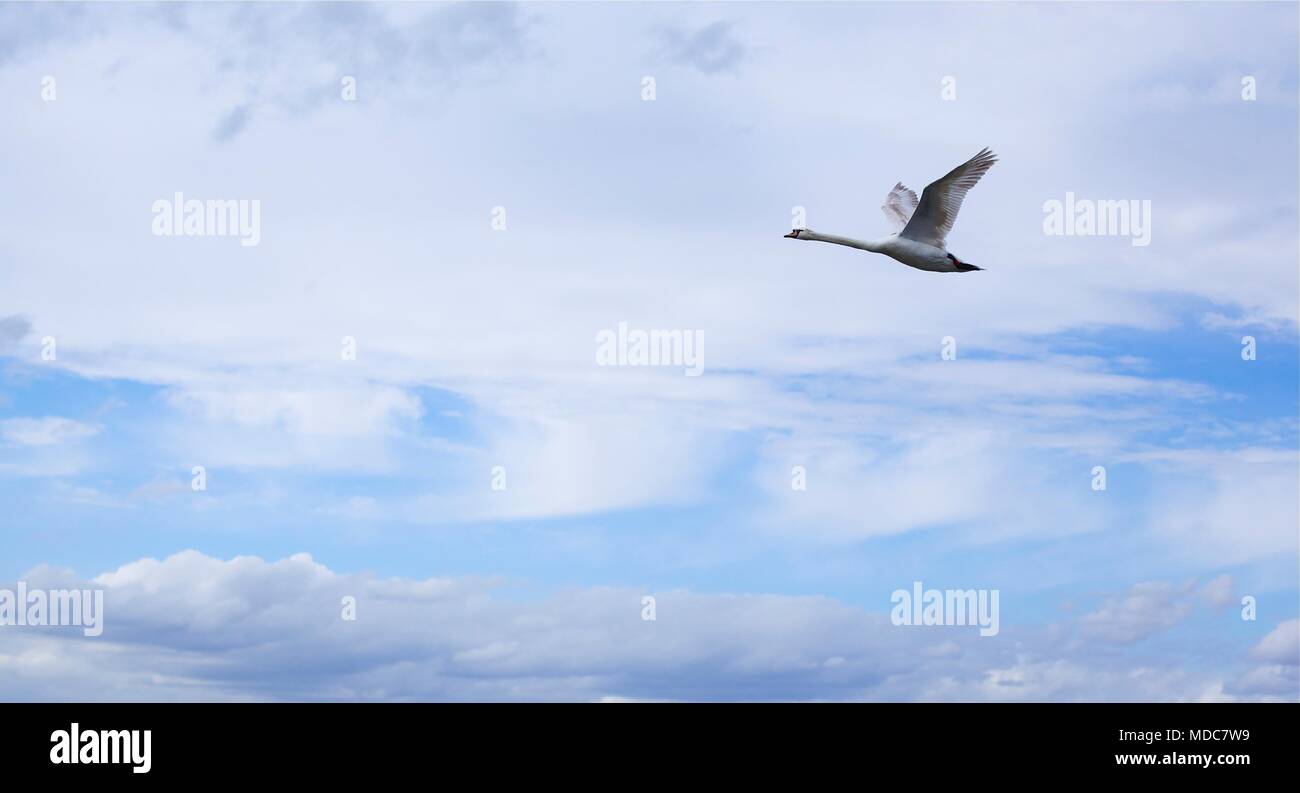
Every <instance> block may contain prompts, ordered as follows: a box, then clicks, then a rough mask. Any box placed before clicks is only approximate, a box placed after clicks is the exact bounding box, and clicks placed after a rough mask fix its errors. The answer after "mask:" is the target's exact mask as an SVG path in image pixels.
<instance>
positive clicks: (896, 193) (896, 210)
mask: <svg viewBox="0 0 1300 793" xmlns="http://www.w3.org/2000/svg"><path fill="white" fill-rule="evenodd" d="M880 211H881V212H884V213H885V217H886V218H888V219H889V222H890V223H891V224H893V226H894V231H896V232H898V231H902V230H903V227H904V226H906V225H907V221H908V220H910V219H911V218H912V213H913V212H915V211H916V193H913V192H912V191H911V190H908V189H907V188H906V187H903V183H902V182H899V183H898V184H896V185H894V189H893V190H890V191H889V195H887V196H885V203H883V204H881V205H880Z"/></svg>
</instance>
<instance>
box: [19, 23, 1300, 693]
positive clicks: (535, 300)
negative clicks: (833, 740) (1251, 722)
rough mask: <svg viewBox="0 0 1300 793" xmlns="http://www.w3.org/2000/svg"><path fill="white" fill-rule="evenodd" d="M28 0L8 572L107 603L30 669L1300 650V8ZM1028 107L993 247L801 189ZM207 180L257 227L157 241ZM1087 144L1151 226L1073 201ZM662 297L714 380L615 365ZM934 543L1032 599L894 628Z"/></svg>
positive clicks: (599, 675)
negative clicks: (1077, 213)
mask: <svg viewBox="0 0 1300 793" xmlns="http://www.w3.org/2000/svg"><path fill="white" fill-rule="evenodd" d="M0 20H2V24H0V30H2V31H3V33H0V95H2V96H4V97H5V98H6V107H7V110H6V118H7V119H10V122H9V123H6V124H5V125H3V127H0V144H2V145H3V147H4V150H5V151H6V152H7V153H8V155H9V156H7V157H5V158H4V159H3V162H2V163H0V180H3V182H4V183H5V184H7V185H15V186H18V189H10V190H6V191H4V192H3V194H2V195H0V501H2V503H3V504H4V505H5V506H6V508H5V509H4V510H0V537H3V539H4V549H5V553H4V554H3V555H0V586H7V585H9V583H11V582H16V581H19V580H25V581H29V582H35V581H42V580H49V581H61V582H74V581H80V582H83V583H84V582H94V583H93V584H90V585H93V586H97V587H102V588H104V589H105V590H106V603H107V606H106V609H107V613H106V629H105V633H104V635H103V636H102V637H98V638H96V639H75V638H70V637H69V636H68V635H64V634H62V633H57V632H56V633H51V632H48V631H46V632H42V631H41V630H40V629H36V628H25V629H18V628H14V627H0V696H3V697H5V698H7V699H43V698H86V699H196V698H197V699H282V698H283V699H297V698H306V699H602V698H614V699H619V698H638V699H640V698H644V699H683V698H684V699H697V698H704V699H755V698H756V699H867V700H946V699H957V700H986V699H987V700H1005V699H1016V700H1056V699H1060V700H1107V699H1136V700H1146V699H1160V700H1199V699H1225V700H1232V699H1287V700H1294V699H1295V698H1296V695H1297V693H1300V691H1298V688H1297V686H1298V685H1300V682H1298V678H1297V667H1298V659H1297V645H1298V644H1300V633H1298V632H1300V627H1298V626H1300V622H1298V621H1297V603H1298V602H1300V587H1298V582H1297V575H1298V569H1297V559H1298V557H1297V554H1298V553H1300V550H1298V548H1297V527H1298V524H1300V516H1298V514H1297V509H1298V503H1300V481H1298V475H1300V470H1298V468H1297V448H1300V425H1298V424H1297V414H1298V412H1300V405H1298V404H1297V394H1298V393H1300V369H1298V368H1297V362H1298V361H1300V357H1298V356H1300V349H1298V348H1297V300H1298V298H1300V282H1298V280H1297V268H1296V264H1297V261H1298V258H1297V257H1298V256H1300V245H1298V242H1297V240H1298V239H1300V230H1298V228H1297V212H1298V211H1300V206H1298V205H1297V188H1296V184H1297V181H1296V174H1297V172H1300V162H1298V160H1297V149H1296V140H1297V133H1298V130H1297V112H1298V110H1300V108H1298V107H1297V91H1298V90H1300V85H1298V84H1297V47H1296V37H1295V30H1296V25H1297V18H1296V10H1295V8H1294V6H1291V5H1286V4H1264V3H1261V4H1228V3H1223V4H1191V3H1188V4H1141V3H1136V4H1125V5H1123V6H1110V5H1102V4H1069V3H1061V4H1033V3H1013V4H978V3H965V4H955V5H949V4H924V3H916V4H911V3H908V4H903V3H836V4H808V3H800V4H793V3H790V4H787V3H762V4H745V3H729V4H672V3H665V4H631V3H629V4H612V3H584V4H563V3H523V4H510V3H490V4H489V3H472V4H456V5H439V4H420V3H401V4H377V3H376V4H344V3H321V4H289V3H260V4H220V3H217V4H184V3H171V4H160V5H153V4H136V3H121V4H102V5H80V4H50V5H29V4H18V3H6V4H3V5H0ZM647 76H649V77H652V78H653V79H654V81H655V89H656V91H655V98H654V99H653V101H645V100H644V99H643V93H642V92H643V80H644V78H645V77H647ZM46 77H53V78H54V80H55V83H54V84H55V86H56V90H57V93H56V98H55V99H54V100H53V101H44V100H43V99H42V86H43V80H44V78H46ZM344 77H354V78H355V80H356V86H357V98H356V100H355V101H345V100H344V99H343V98H342V97H341V93H340V84H341V80H342V79H343V78H344ZM1243 78H1250V79H1251V80H1252V81H1253V84H1254V85H1255V87H1256V92H1257V93H1256V97H1255V99H1254V100H1252V101H1245V100H1243V98H1242V90H1243V87H1242V80H1243ZM949 79H950V80H951V82H952V84H954V85H955V88H956V96H955V99H951V100H949V99H945V98H944V97H943V95H942V94H941V90H942V89H943V87H944V85H945V84H946V83H945V80H949ZM986 145H987V146H990V147H992V148H993V149H994V150H995V151H996V152H997V153H998V155H999V157H1000V161H999V162H998V164H997V165H996V166H994V168H993V169H992V170H991V171H990V172H989V174H988V175H987V176H986V177H985V178H984V179H983V180H982V181H981V183H980V184H979V185H978V186H977V187H976V188H975V189H974V190H973V191H972V192H971V194H970V195H969V196H968V197H967V200H966V203H965V205H964V207H963V209H962V212H961V216H960V217H959V219H958V221H957V223H956V225H955V228H954V230H953V232H952V234H951V235H950V236H949V240H948V242H949V248H950V250H953V251H955V252H956V253H957V254H958V255H959V256H960V257H961V258H962V259H963V260H968V261H972V262H975V263H976V264H979V265H981V266H983V267H985V268H987V269H986V270H985V271H984V272H980V273H973V274H969V275H960V276H958V275H936V274H930V273H923V272H918V271H914V270H911V269H909V268H905V267H903V266H902V265H899V264H897V263H895V262H892V261H890V260H888V259H885V258H883V257H879V256H872V255H868V254H865V253H862V252H858V251H852V250H849V249H845V248H840V247H837V246H827V245H804V244H796V243H795V242H793V241H791V240H785V239H782V237H781V235H782V234H784V233H785V232H786V231H788V230H789V228H790V226H791V224H792V220H791V219H792V212H793V210H794V208H795V207H804V208H805V209H806V212H807V217H808V225H809V226H811V227H813V228H815V229H817V230H819V231H823V232H829V233H838V234H843V235H847V236H857V237H865V238H871V237H879V236H883V235H884V234H886V233H888V232H889V231H890V229H889V227H888V226H887V224H886V222H885V218H884V216H883V215H882V214H881V213H880V211H879V210H878V207H879V205H880V203H881V202H882V201H883V199H884V196H885V194H886V193H887V192H888V190H889V188H890V186H892V185H893V184H894V183H895V182H896V181H900V180H901V181H903V182H904V183H905V184H907V185H908V186H910V187H912V188H913V189H915V190H917V191H918V192H919V191H920V190H921V188H922V187H924V185H925V184H926V183H927V182H929V181H931V180H933V179H934V178H937V177H938V176H940V175H942V174H943V173H945V172H946V171H947V170H948V169H950V168H951V167H953V166H954V165H956V164H957V163H959V162H961V161H964V160H965V159H967V158H969V157H970V156H971V155H973V154H974V153H975V152H976V151H978V150H979V149H980V148H981V147H983V146H986ZM177 191H181V192H184V193H185V195H186V196H187V197H194V198H200V199H247V200H257V201H259V202H260V207H261V239H260V242H259V244H258V245H256V246H241V245H240V244H239V241H238V240H237V239H235V238H233V237H184V236H178V237H159V236H155V235H154V234H153V233H152V231H151V221H152V212H151V207H152V205H153V203H154V202H155V201H156V200H159V199H164V200H167V199H170V197H171V196H172V194H173V193H175V192H177ZM1067 192H1070V193H1074V194H1075V195H1076V196H1077V197H1081V198H1089V199H1098V200H1117V199H1125V200H1127V199H1133V200H1142V201H1150V202H1151V207H1152V216H1151V226H1152V234H1151V244H1150V245H1147V246H1134V245H1132V244H1130V240H1129V239H1128V238H1127V237H1096V238H1088V237H1060V236H1049V235H1046V234H1044V231H1043V218H1044V210H1043V206H1044V203H1045V202H1047V201H1051V200H1063V199H1064V198H1065V195H1066V193H1067ZM498 207H500V208H504V210H505V213H506V215H505V217H506V219H507V223H506V227H505V228H504V229H497V228H494V227H493V225H492V220H493V211H494V209H495V208H498ZM620 322H626V323H628V324H629V325H630V326H632V327H639V328H661V329H682V330H688V331H699V332H700V333H702V335H703V338H704V340H705V348H704V349H705V352H704V364H705V367H704V368H705V371H704V374H702V375H701V376H699V377H685V376H683V373H682V370H681V368H680V367H675V368H674V367H663V368H635V367H601V366H597V365H596V357H595V355H596V343H595V339H596V337H597V334H598V333H599V332H600V331H602V330H605V329H612V328H616V327H618V325H619V323H620ZM1248 335H1249V336H1252V337H1254V338H1255V339H1256V343H1257V357H1256V359H1255V360H1253V361H1245V360H1243V359H1242V356H1241V350H1242V338H1243V337H1244V336H1248ZM46 337H53V338H54V339H55V340H56V343H57V357H56V358H55V360H52V361H50V360H43V359H42V356H41V351H42V344H43V342H42V340H43V339H45V338H46ZM343 337H352V338H354V339H355V340H356V345H357V355H356V359H355V360H343V359H342V357H341V356H340V340H341V339H342V338H343ZM944 337H952V338H953V339H955V340H956V344H957V350H958V353H957V357H956V359H955V360H943V359H942V358H941V356H940V350H941V339H943V338H944ZM195 465H202V466H204V467H205V469H206V471H207V479H208V486H207V490H206V491H203V492H195V491H194V490H192V489H191V487H190V479H191V469H192V467H193V466H195ZM1098 465H1100V466H1104V467H1105V468H1106V471H1107V487H1106V489H1105V490H1104V491H1100V492H1099V491H1094V490H1093V488H1092V480H1093V476H1092V473H1091V472H1092V469H1093V467H1094V466H1098ZM494 466H501V467H503V468H504V470H505V472H506V477H507V486H506V488H505V489H504V490H494V489H493V488H492V487H491V481H492V471H493V468H494ZM794 466H803V467H804V469H805V471H806V474H807V489H806V490H794V489H792V488H791V469H792V467H794ZM916 580H920V581H923V582H925V584H926V585H927V586H933V587H938V588H961V589H970V588H975V589H997V590H999V591H1000V593H1001V599H1000V603H1001V625H1002V629H1001V632H1000V633H999V635H997V636H993V637H979V636H978V633H975V632H973V631H972V630H971V629H969V628H958V627H926V628H911V627H904V626H895V625H891V624H890V622H889V620H888V614H889V610H890V606H891V603H890V594H891V592H893V591H894V590H896V589H899V588H909V587H910V586H911V583H912V582H913V581H916ZM347 595H350V596H355V597H357V598H358V600H359V602H360V607H359V614H360V616H359V617H358V619H357V620H356V621H355V622H354V623H353V622H343V621H341V620H340V619H339V615H338V610H339V609H338V604H339V600H340V598H341V597H343V596H347ZM647 595H651V596H654V597H655V598H656V599H657V603H658V614H657V617H656V619H655V620H654V621H653V622H647V621H645V620H643V619H642V618H641V611H642V606H641V599H642V598H643V597H644V596H647ZM1246 596H1250V597H1253V598H1255V599H1256V600H1257V602H1258V618H1257V619H1256V620H1253V621H1252V620H1243V619H1242V618H1241V616H1240V611H1241V606H1240V601H1241V598H1243V597H1246ZM90 669H94V670H96V675H95V679H94V680H89V679H86V671H87V670H90Z"/></svg>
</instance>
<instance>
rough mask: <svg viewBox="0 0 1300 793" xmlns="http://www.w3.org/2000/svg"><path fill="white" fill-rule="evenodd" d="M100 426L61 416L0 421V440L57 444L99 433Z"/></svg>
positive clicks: (28, 443)
mask: <svg viewBox="0 0 1300 793" xmlns="http://www.w3.org/2000/svg"><path fill="white" fill-rule="evenodd" d="M100 429H101V428H100V427H99V426H97V425H95V424H86V423H83V422H80V421H74V420H73V419H69V418H63V417H62V416H45V417H43V418H12V419H4V420H2V421H0V440H3V441H6V442H8V443H12V444H16V445H18V446H57V445H60V444H64V443H75V442H76V441H79V440H82V439H84V438H89V437H91V436H94V435H97V434H99V431H100Z"/></svg>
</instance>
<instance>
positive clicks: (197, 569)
mask: <svg viewBox="0 0 1300 793" xmlns="http://www.w3.org/2000/svg"><path fill="white" fill-rule="evenodd" d="M24 580H27V581H28V582H29V584H30V585H32V586H52V585H54V584H58V585H59V586H73V585H76V579H75V576H74V575H73V574H72V573H71V571H67V570H59V569H54V568H41V569H36V570H33V571H30V572H28V573H27V574H26V575H25V576H24ZM93 585H94V586H98V587H102V588H104V589H105V620H104V634H103V636H102V637H100V638H99V639H95V640H89V639H85V638H84V637H83V638H72V636H74V635H75V634H69V635H68V636H64V635H62V634H57V635H56V634H51V633H49V632H42V631H41V630H39V629H23V630H17V629H13V628H6V629H0V677H3V679H4V680H5V681H6V686H7V690H8V691H9V692H10V693H9V696H10V697H11V698H15V699H28V698H56V699H119V698H122V699H146V700H154V699H325V700H330V699H396V700H410V699H578V700H593V701H594V700H609V699H700V698H704V699H746V698H757V699H867V700H872V699H880V700H954V699H955V700H985V699H988V700H1006V699H1017V700H1029V701H1036V700H1048V699H1065V700H1075V699H1114V698H1134V699H1161V700H1165V699H1168V700H1179V699H1184V700H1186V699H1198V698H1202V697H1204V696H1207V692H1220V693H1221V695H1222V696H1242V697H1249V696H1251V694H1250V693H1249V692H1244V691H1237V692H1236V693H1235V694H1222V691H1223V681H1222V678H1221V677H1216V676H1214V674H1206V673H1192V672H1189V671H1186V670H1184V669H1182V668H1180V667H1181V664H1180V662H1179V661H1178V660H1177V659H1174V660H1171V661H1169V662H1167V663H1162V662H1160V661H1158V660H1156V659H1152V658H1149V657H1142V656H1132V657H1129V656H1126V655H1124V654H1122V653H1121V654H1119V655H1115V654H1112V655H1110V656H1108V657H1107V659H1106V662H1105V663H1104V664H1099V663H1090V662H1089V661H1088V659H1087V656H1086V654H1085V655H1079V654H1077V653H1075V652H1072V651H1071V649H1070V648H1069V647H1068V646H1067V643H1066V642H1063V641H1062V640H1061V639H1062V634H1061V631H1060V629H1058V628H1053V627H1049V628H1046V629H1042V630H1038V629H1034V630H1025V629H1017V628H1009V627H1007V626H1005V625H1004V630H1003V632H1002V634H1000V635H999V637H997V638H994V639H984V638H980V637H979V636H978V634H977V633H976V632H972V631H966V630H964V629H961V628H935V629H928V628H927V629H914V628H908V627H898V626H893V625H891V624H890V623H889V620H888V617H887V616H886V615H885V613H884V610H883V609H882V611H881V612H880V613H871V612H866V611H862V610H859V609H856V608H852V607H849V606H847V605H844V604H842V603H839V602H836V601H834V600H830V599H827V598H823V597H801V596H787V595H757V594H754V595H728V594H696V593H691V592H687V591H681V590H673V591H659V592H654V593H653V594H654V595H655V597H656V598H657V608H656V617H657V618H656V619H655V620H654V621H643V620H642V618H641V609H642V606H641V597H642V596H643V595H644V594H646V592H645V591H644V590H641V589H638V588H626V587H618V588H606V587H599V588H586V589H576V588H575V589H564V590H560V591H557V592H554V593H552V594H550V595H547V596H545V597H543V598H541V599H532V600H521V599H519V598H518V597H511V596H504V595H500V594H497V592H496V589H497V584H496V583H494V582H492V581H488V580H483V579H472V578H435V579H428V580H423V581H418V580H409V579H396V578H389V579H380V578H376V577H375V576H373V575H369V574H340V573H335V572H333V571H331V570H329V569H328V568H326V567H325V566H323V565H321V564H319V563H317V562H315V561H314V560H312V558H311V557H310V556H308V555H306V554H298V555H294V556H291V557H289V558H286V559H282V560H280V561H276V562H267V561H263V560H262V559H259V558H256V557H236V558H234V559H230V560H221V559H215V558H212V557H209V556H205V555H203V554H201V553H198V552H195V551H186V552H183V553H179V554H176V555H174V556H171V557H168V558H166V559H163V560H155V559H141V560H139V561H136V562H132V563H130V564H126V565H123V566H122V567H120V568H118V569H116V570H113V571H110V572H107V573H104V574H102V575H99V576H97V577H95V578H94V579H93ZM345 596H351V597H355V598H356V615H357V619H356V621H355V622H349V621H345V620H343V619H342V618H341V612H342V599H343V598H344V597H345ZM92 672H93V673H92ZM1261 696H1271V695H1269V694H1262V695H1261Z"/></svg>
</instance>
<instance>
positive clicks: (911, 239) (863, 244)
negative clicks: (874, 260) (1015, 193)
mask: <svg viewBox="0 0 1300 793" xmlns="http://www.w3.org/2000/svg"><path fill="white" fill-rule="evenodd" d="M997 161H998V160H997V157H996V156H994V154H993V152H992V151H990V150H989V149H987V148H986V149H984V150H982V151H981V152H980V153H979V154H976V155H975V156H974V157H971V158H970V159H969V160H967V161H966V162H964V163H962V164H961V165H958V166H957V167H956V168H953V169H952V170H951V171H950V172H949V173H948V175H947V176H944V177H943V178H942V179H938V180H936V181H934V182H931V183H930V185H929V186H928V187H926V188H925V189H924V190H922V191H921V200H920V202H919V203H918V202H917V200H916V193H913V192H912V191H911V190H908V189H907V188H906V187H903V184H902V182H899V183H898V184H896V185H894V189H893V190H890V191H889V195H887V196H885V203H884V205H883V206H881V207H880V208H881V209H882V210H884V213H885V217H887V218H889V220H890V222H892V223H893V224H894V227H895V228H897V229H899V231H898V233H896V234H891V235H890V236H888V237H885V238H884V239H882V240H875V241H866V240H855V239H850V238H848V237H840V236H836V235H834V234H818V233H817V232H815V231H813V230H811V229H795V230H794V231H792V232H790V233H789V234H787V235H785V236H787V237H790V238H792V239H796V240H812V241H814V242H833V243H835V244H836V245H847V246H849V247H850V248H860V249H861V250H864V251H871V252H872V253H883V254H885V255H886V256H888V257H890V258H891V259H897V260H898V261H900V262H902V263H903V264H906V265H907V266H909V267H915V268H916V269H918V270H929V271H930V272H935V273H968V272H971V271H972V270H983V269H984V268H983V267H976V266H975V265H973V264H967V263H966V262H963V261H962V260H961V259H958V258H957V257H956V256H953V255H952V254H951V253H948V249H947V237H948V232H949V231H951V230H952V224H953V221H955V220H956V219H957V211H958V210H960V209H961V201H962V199H963V198H965V197H966V192H967V191H968V190H970V189H971V188H972V187H974V186H975V183H976V182H978V181H979V180H980V177H981V176H983V175H984V172H985V171H987V170H988V169H989V168H991V167H993V163H995V162H997Z"/></svg>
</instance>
